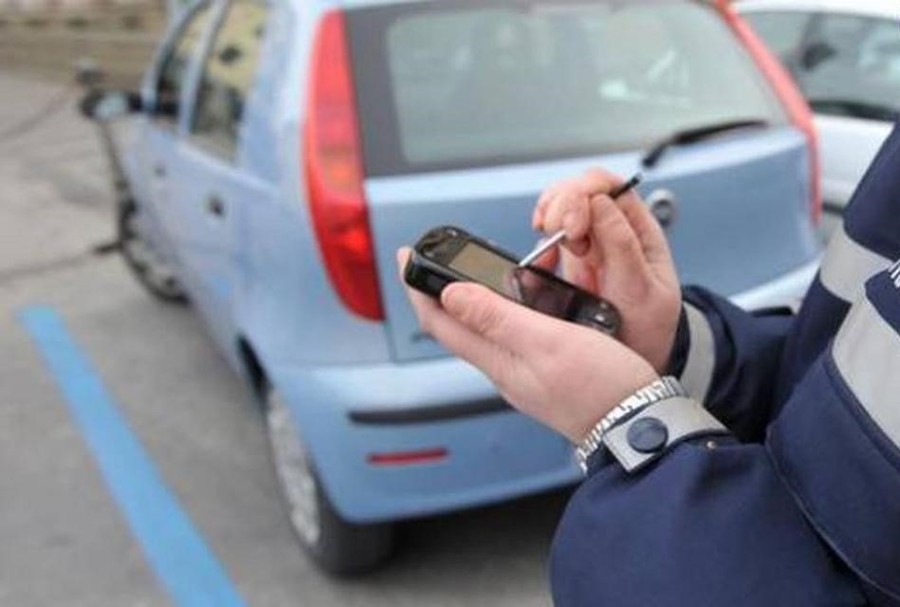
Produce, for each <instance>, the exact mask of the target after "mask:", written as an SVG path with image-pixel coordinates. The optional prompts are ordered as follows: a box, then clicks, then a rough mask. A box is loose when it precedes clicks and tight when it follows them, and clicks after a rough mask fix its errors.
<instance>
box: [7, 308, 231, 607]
mask: <svg viewBox="0 0 900 607" xmlns="http://www.w3.org/2000/svg"><path fill="white" fill-rule="evenodd" d="M20 319H21V322H22V324H23V325H24V327H25V328H26V330H27V331H28V333H29V334H30V335H31V337H32V339H33V340H34V342H35V343H36V344H37V346H38V348H39V349H40V352H41V355H42V356H43V358H44V361H45V362H46V364H47V367H48V368H49V370H50V372H51V373H52V374H53V377H54V379H55V380H56V383H57V384H58V385H59V388H60V390H61V391H62V393H63V396H64V397H65V401H66V404H67V405H68V408H69V412H70V413H71V415H72V417H73V418H74V420H75V423H76V424H77V426H78V428H79V429H80V430H81V433H82V435H83V436H84V439H85V441H86V442H87V444H88V446H89V447H90V449H91V452H92V453H93V456H94V458H95V460H96V461H97V464H98V465H99V467H100V470H101V472H102V474H103V478H104V479H105V481H106V485H107V487H108V488H109V491H110V493H111V494H112V495H113V497H114V498H115V500H116V502H117V503H118V505H119V508H120V509H121V510H122V512H123V513H124V515H125V518H126V519H127V521H128V524H129V525H130V526H131V531H132V533H133V534H134V536H135V537H136V538H137V540H138V541H139V542H140V545H141V547H142V549H143V551H144V554H145V555H146V557H147V560H148V561H149V562H150V565H151V566H152V567H153V570H154V571H155V572H156V575H157V577H158V578H159V579H160V581H161V582H162V584H163V586H165V589H166V591H167V592H168V594H169V597H170V598H171V600H172V601H173V602H174V603H175V604H176V605H178V606H179V607H238V606H244V604H245V603H244V601H243V599H242V598H241V597H240V595H239V594H238V592H237V590H236V588H235V587H234V584H233V583H232V582H231V580H230V579H229V578H228V576H227V575H226V573H225V571H224V570H223V568H222V566H221V565H220V564H219V562H218V560H216V557H215V556H214V555H213V554H212V552H211V551H210V549H209V547H208V546H207V545H206V543H205V542H204V541H203V538H202V537H201V536H200V533H199V531H198V530H197V529H196V528H195V527H194V525H193V523H192V522H191V520H190V518H189V517H188V515H187V514H186V513H185V511H184V510H183V509H182V508H181V506H180V505H179V503H178V499H177V498H176V497H175V496H174V495H173V494H172V492H171V491H170V490H169V489H168V488H167V487H166V484H165V483H164V482H163V479H162V478H161V476H160V474H159V472H158V471H157V469H156V466H155V465H154V464H153V461H152V460H151V459H150V456H149V455H148V454H147V452H146V451H145V450H144V448H143V447H142V446H141V443H140V441H139V440H138V439H137V437H136V436H135V435H134V434H133V433H132V431H131V430H130V428H129V427H128V423H127V422H126V420H125V418H124V417H123V416H122V414H121V413H120V412H119V408H118V407H117V406H116V403H115V401H114V400H113V399H112V397H111V396H110V395H109V393H108V392H107V391H106V388H105V387H104V385H103V382H102V381H101V379H100V376H99V375H98V374H97V372H96V371H95V370H94V368H93V367H92V365H91V362H90V361H89V360H88V358H87V357H86V356H85V355H84V354H83V353H82V351H81V350H80V349H79V347H78V345H77V344H76V343H75V341H74V339H73V338H72V337H71V335H70V334H69V331H68V330H67V329H66V325H65V321H64V320H63V319H62V318H61V317H60V315H59V314H58V313H57V312H56V311H55V310H54V309H52V308H49V307H31V308H28V309H26V310H24V311H22V313H21V314H20Z"/></svg>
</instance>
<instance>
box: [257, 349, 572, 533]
mask: <svg viewBox="0 0 900 607" xmlns="http://www.w3.org/2000/svg"><path fill="white" fill-rule="evenodd" d="M272 375H273V380H274V381H275V382H276V385H277V386H278V388H279V390H280V391H281V393H282V394H283V395H284V397H285V399H286V401H287V402H288V404H289V406H290V407H291V410H292V412H293V414H294V417H295V419H296V420H297V422H298V426H299V427H300V428H301V430H300V433H301V435H302V438H303V440H304V442H305V443H306V444H307V445H308V446H309V449H310V452H311V454H312V457H313V461H314V462H315V465H316V468H317V470H318V472H319V476H320V478H321V479H322V483H323V485H324V486H325V490H326V492H327V493H328V495H329V497H330V498H331V501H332V502H333V503H334V505H335V507H336V508H337V510H338V511H339V512H340V513H341V515H342V516H343V517H344V518H346V519H347V520H350V521H354V522H359V523H365V522H377V521H386V520H397V519H405V518H413V517H417V516H423V515H429V514H437V513H441V512H448V511H452V510H459V509H463V508H467V507H472V506H478V505H483V504H488V503H492V502H498V501H502V500H506V499H510V498H514V497H518V496H523V495H528V494H531V493H537V492H540V491H544V490H548V489H552V488H557V487H561V486H565V485H568V484H572V483H574V482H576V481H577V480H579V479H580V478H581V472H580V470H579V469H578V466H577V464H576V462H575V460H574V457H573V450H572V447H571V446H570V445H569V444H568V442H567V441H566V440H565V439H563V438H562V437H560V436H558V435H556V434H555V433H553V432H551V431H549V430H547V429H546V428H544V427H542V426H541V425H539V424H537V423H536V422H534V421H532V420H530V419H528V418H526V417H524V416H522V415H520V414H519V413H516V412H515V411H514V410H512V409H511V408H510V407H509V406H508V405H506V404H505V403H503V401H502V400H500V399H499V398H498V397H497V395H496V392H495V390H494V388H493V386H492V385H491V384H490V383H489V382H488V381H487V379H486V378H484V376H483V375H481V374H480V373H479V372H478V371H476V370H475V369H473V368H472V367H471V366H469V365H467V364H466V363H463V362H461V361H459V360H457V359H452V358H445V359H440V360H430V361H423V362H420V363H415V364H405V365H396V364H386V365H374V366H365V367H327V368H302V369H298V368H291V369H280V370H277V371H276V372H274V373H273V374H272ZM434 449H444V450H446V452H447V457H446V458H445V459H443V460H440V461H430V462H428V463H422V464H412V465H396V466H385V465H374V464H372V463H370V462H369V457H370V456H372V455H373V454H388V453H397V452H410V451H426V450H434Z"/></svg>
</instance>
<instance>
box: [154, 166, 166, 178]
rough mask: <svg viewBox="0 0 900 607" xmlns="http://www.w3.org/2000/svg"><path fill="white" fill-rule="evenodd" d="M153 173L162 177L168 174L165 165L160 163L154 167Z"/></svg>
mask: <svg viewBox="0 0 900 607" xmlns="http://www.w3.org/2000/svg"><path fill="white" fill-rule="evenodd" d="M153 175H154V176H156V177H159V178H160V179H162V178H163V177H165V176H166V167H165V165H162V164H158V165H156V166H154V167H153Z"/></svg>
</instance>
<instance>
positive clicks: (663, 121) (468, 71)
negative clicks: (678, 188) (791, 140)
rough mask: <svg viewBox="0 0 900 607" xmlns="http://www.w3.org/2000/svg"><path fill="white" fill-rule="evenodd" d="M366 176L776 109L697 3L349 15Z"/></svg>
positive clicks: (777, 116)
mask: <svg viewBox="0 0 900 607" xmlns="http://www.w3.org/2000/svg"><path fill="white" fill-rule="evenodd" d="M348 24H349V32H350V44H351V51H352V55H353V63H354V71H355V76H356V84H357V98H358V103H359V110H360V116H361V122H362V132H363V139H364V147H365V162H366V171H367V173H368V174H369V175H374V176H377V175H392V174H399V173H410V172H421V171H429V170H446V169H456V168H466V167H475V166H485V165H491V164H503V163H511V162H528V161H536V160H542V159H550V158H559V157H567V156H578V155H586V154H594V153H601V152H610V151H618V150H632V149H642V148H645V147H647V146H649V145H650V144H652V143H653V142H655V141H657V140H660V139H663V138H665V137H667V136H669V135H670V134H672V133H673V132H675V131H678V130H681V129H685V128H691V127H696V126H702V125H707V124H711V123H718V122H722V121H730V120H744V119H762V120H766V121H769V122H776V123H778V122H783V121H784V120H785V117H784V115H783V111H782V109H781V107H780V105H779V103H778V101H777V100H776V98H775V97H774V95H773V93H772V91H771V90H770V89H769V88H768V85H767V84H766V83H765V81H764V78H763V76H762V74H760V73H758V71H757V69H756V67H755V64H754V63H753V62H752V59H751V58H750V57H749V56H748V54H747V53H746V51H745V49H743V48H741V47H740V45H739V42H738V41H737V39H736V38H735V37H734V36H733V34H732V33H731V31H730V29H729V28H728V26H727V24H725V23H724V22H723V21H722V20H721V18H720V16H719V15H718V13H717V12H716V11H715V10H714V9H712V8H711V7H709V6H706V5H705V4H703V3H699V2H685V1H682V2H677V1H665V0H659V1H648V2H641V3H631V2H621V1H618V0H615V1H613V0H608V1H606V2H594V3H583V2H578V3H574V2H573V3H569V2H558V1H555V2H550V1H533V0H532V1H526V2H521V1H518V2H513V1H505V2H504V1H497V0H488V1H484V0H482V1H470V0H456V1H452V2H433V3H402V4H399V5H394V6H390V7H376V8H370V9H361V10H356V11H351V12H350V13H349V15H348Z"/></svg>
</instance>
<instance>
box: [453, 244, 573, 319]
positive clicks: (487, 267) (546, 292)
mask: <svg viewBox="0 0 900 607" xmlns="http://www.w3.org/2000/svg"><path fill="white" fill-rule="evenodd" d="M449 266H450V268H451V269H452V270H455V271H457V272H459V273H460V274H463V275H465V276H468V277H469V278H471V279H472V280H474V281H476V282H480V283H481V284H483V285H486V286H488V287H490V288H492V289H493V290H495V291H497V292H498V293H500V294H502V295H506V296H507V297H509V298H510V299H512V300H514V301H517V302H519V303H521V304H524V305H526V306H528V307H529V308H532V309H535V310H537V311H539V312H543V313H544V314H549V315H551V316H556V317H557V318H568V317H569V313H570V308H571V306H572V303H573V301H574V300H575V298H576V297H577V296H578V292H577V291H576V290H574V289H572V288H570V287H568V286H567V285H566V284H565V283H563V282H559V281H554V280H550V279H549V278H547V277H546V276H544V275H542V274H539V273H537V272H534V271H532V270H529V269H528V268H520V267H518V265H516V264H515V263H513V262H512V261H510V260H509V259H507V258H505V257H503V256H501V255H497V254H496V253H494V252H493V251H491V250H489V249H486V248H484V247H482V246H480V245H479V244H477V243H474V242H471V241H469V242H467V243H466V244H465V246H464V247H463V248H462V249H461V250H460V251H459V253H457V254H456V256H455V257H454V258H453V259H452V260H450V263H449Z"/></svg>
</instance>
